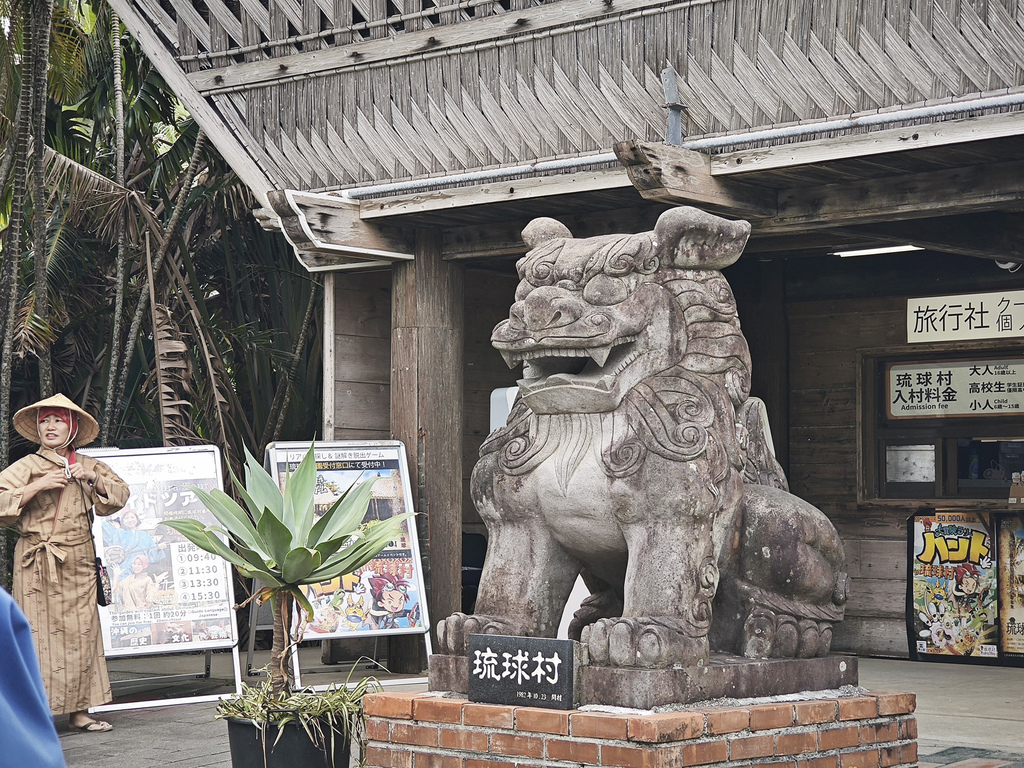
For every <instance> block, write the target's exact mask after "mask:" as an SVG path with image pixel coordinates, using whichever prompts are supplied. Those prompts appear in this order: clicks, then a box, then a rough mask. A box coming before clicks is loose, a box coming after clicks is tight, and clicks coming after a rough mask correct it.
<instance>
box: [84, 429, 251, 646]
mask: <svg viewBox="0 0 1024 768" xmlns="http://www.w3.org/2000/svg"><path fill="white" fill-rule="evenodd" d="M82 452H83V453H88V455H89V456H92V457H93V458H95V459H98V460H99V461H102V462H104V463H105V464H107V465H108V466H109V467H110V468H111V469H112V470H114V472H116V473H117V475H118V476H120V477H121V479H123V480H124V481H125V482H126V483H127V484H128V487H129V489H130V490H131V495H130V496H129V498H128V503H127V504H125V506H124V508H123V509H122V510H121V511H120V512H118V513H116V514H114V515H111V516H109V517H99V516H97V517H96V519H95V520H94V523H93V538H94V539H95V541H96V549H97V554H98V555H99V557H101V558H102V560H103V563H104V565H105V566H106V567H107V571H108V573H109V574H110V581H111V585H112V587H113V593H114V602H113V604H112V605H109V606H107V607H101V608H100V624H101V627H102V630H103V649H104V654H105V655H106V656H109V657H114V656H136V655H142V654H150V653H175V652H179V651H195V650H212V649H216V648H230V647H232V646H233V645H235V643H236V640H237V636H238V630H237V627H236V623H235V614H234V610H233V609H232V606H233V605H234V602H235V601H234V593H233V589H232V581H231V571H230V566H229V565H228V563H227V562H225V561H224V560H223V559H222V558H220V557H218V556H217V555H212V554H210V553H208V552H204V551H203V550H201V549H199V547H197V546H195V545H194V544H192V543H190V542H189V541H188V540H187V539H185V537H183V536H182V535H180V534H178V533H176V532H174V531H172V530H171V529H170V528H168V527H167V526H165V525H161V524H160V523H161V521H163V520H170V519H174V518H182V517H191V518H195V519H197V520H199V521H201V522H203V523H205V524H208V525H209V524H216V520H215V519H214V517H213V515H212V514H210V512H209V511H208V510H207V509H206V507H205V506H203V504H202V503H201V502H200V501H199V498H198V497H197V496H196V494H195V493H194V492H193V491H192V490H191V487H198V488H202V489H205V490H211V489H214V488H217V489H221V490H222V489H223V482H222V478H221V464H220V452H219V451H218V449H217V448H216V447H215V446H187V447H181V448H144V449H135V450H117V449H93V450H83V451H82Z"/></svg>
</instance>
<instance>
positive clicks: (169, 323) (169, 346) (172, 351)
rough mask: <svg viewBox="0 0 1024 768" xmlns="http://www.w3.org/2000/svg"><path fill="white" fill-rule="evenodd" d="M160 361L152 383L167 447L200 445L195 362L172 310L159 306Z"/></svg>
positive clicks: (156, 335) (156, 315)
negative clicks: (195, 426) (195, 414)
mask: <svg viewBox="0 0 1024 768" xmlns="http://www.w3.org/2000/svg"><path fill="white" fill-rule="evenodd" d="M152 314H153V323H154V328H153V335H154V347H155V350H156V359H155V360H154V364H153V374H152V376H151V378H150V380H149V382H148V383H149V385H150V388H151V389H155V390H156V398H155V399H156V400H157V402H158V404H159V408H160V424H161V432H162V433H163V437H164V443H165V444H166V445H189V444H195V443H198V442H200V440H199V437H198V436H197V435H196V433H195V432H194V431H193V430H192V401H193V400H194V399H195V392H193V390H192V386H191V381H192V362H191V360H190V359H189V354H188V345H187V344H186V343H185V341H184V340H183V338H182V333H181V330H180V329H179V328H178V325H177V323H175V322H174V320H173V319H172V317H171V314H170V312H169V311H168V308H167V307H166V306H165V305H163V304H157V305H156V306H154V307H153V308H152Z"/></svg>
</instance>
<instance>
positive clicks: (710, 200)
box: [615, 141, 776, 218]
mask: <svg viewBox="0 0 1024 768" xmlns="http://www.w3.org/2000/svg"><path fill="white" fill-rule="evenodd" d="M615 154H616V155H617V156H618V158H619V162H621V163H622V164H623V165H624V166H625V167H626V172H627V173H628V174H629V178H630V180H631V181H632V182H633V186H634V187H636V189H637V190H638V191H639V192H640V194H641V195H642V196H643V197H644V198H645V199H647V200H656V201H659V202H663V203H669V204H672V205H681V204H688V205H698V206H701V207H703V208H707V209H708V210H709V211H711V212H713V213H724V214H726V215H731V216H739V217H756V218H765V217H770V216H774V215H775V211H776V200H775V191H774V190H771V189H765V188H763V187H755V186H752V185H747V184H743V183H740V182H734V181H732V180H729V179H718V178H714V177H713V176H712V175H711V157H710V156H709V155H705V154H702V153H700V152H692V151H690V150H688V149H683V148H682V147H675V146H671V145H669V144H655V143H650V142H639V141H621V142H619V143H618V144H616V145H615Z"/></svg>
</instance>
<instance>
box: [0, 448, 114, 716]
mask: <svg viewBox="0 0 1024 768" xmlns="http://www.w3.org/2000/svg"><path fill="white" fill-rule="evenodd" d="M77 461H78V462H80V463H81V464H82V466H83V467H85V468H86V469H88V470H91V471H95V472H96V473H97V474H98V475H99V476H100V477H102V478H103V485H104V488H105V489H106V495H105V496H101V495H100V494H99V493H97V492H96V489H95V488H94V487H92V486H90V485H89V484H88V483H85V482H78V481H74V480H73V481H71V482H69V483H68V484H67V485H66V486H65V487H64V489H63V490H58V489H54V490H48V491H41V492H39V493H37V494H36V495H35V496H34V497H33V498H32V499H30V500H29V502H28V503H27V504H26V505H25V507H24V508H23V509H19V508H18V507H19V504H20V503H21V494H22V489H23V488H24V487H25V486H26V485H28V484H29V483H31V482H32V481H33V480H36V479H37V478H38V477H39V476H40V475H42V474H45V473H46V472H49V471H51V470H53V469H55V468H63V466H64V464H63V462H62V461H61V459H60V457H59V456H58V455H57V454H56V453H55V452H54V451H52V450H50V449H49V448H44V447H40V449H39V451H38V452H37V453H34V454H32V455H31V456H26V457H25V458H23V459H21V460H20V461H17V462H15V463H14V464H12V465H11V466H9V467H8V468H7V469H5V470H4V471H3V472H0V525H7V526H12V527H14V528H16V529H17V530H18V532H19V533H20V534H21V538H19V539H18V544H17V546H16V547H15V548H14V592H13V594H14V599H15V600H16V601H17V602H18V605H20V606H21V609H22V610H23V611H24V612H25V615H26V616H27V617H28V622H29V625H30V626H31V628H32V639H33V640H34V641H35V644H36V652H37V653H38V654H39V666H40V668H41V670H42V673H43V682H45V684H46V693H47V695H48V696H49V699H50V709H51V710H52V711H53V714H55V715H61V714H70V713H72V712H80V711H82V710H85V709H88V708H89V707H94V706H98V705H100V704H103V703H106V702H108V701H110V699H111V695H110V681H109V679H108V677H107V665H106V662H105V661H104V660H103V637H102V633H101V630H100V617H99V611H98V609H97V606H96V568H95V558H96V554H95V549H94V547H93V539H92V529H91V527H90V523H89V515H88V507H89V506H91V505H93V504H95V506H96V514H98V515H112V514H114V513H115V512H117V511H118V510H119V509H121V507H123V506H124V505H125V502H127V501H128V493H129V491H128V486H127V485H126V484H125V482H124V481H123V480H122V479H121V478H119V477H118V476H117V475H116V474H114V472H113V471H112V470H111V469H110V467H108V466H107V465H106V464H103V463H102V462H99V461H96V460H95V459H92V458H89V457H88V456H82V455H80V454H79V455H78V456H77Z"/></svg>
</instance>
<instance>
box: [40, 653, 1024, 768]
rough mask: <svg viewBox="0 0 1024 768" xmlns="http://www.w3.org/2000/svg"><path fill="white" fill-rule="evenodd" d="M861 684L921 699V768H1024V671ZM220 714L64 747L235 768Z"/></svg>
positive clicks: (189, 766)
mask: <svg viewBox="0 0 1024 768" xmlns="http://www.w3.org/2000/svg"><path fill="white" fill-rule="evenodd" d="M860 684H861V686H862V687H863V688H866V689H869V690H903V691H912V692H914V693H916V694H917V713H916V714H917V718H918V733H919V745H920V746H919V759H920V765H921V767H922V768H934V767H935V766H944V768H1024V669H1017V668H1001V667H976V666H969V665H957V664H935V663H923V662H922V663H916V662H911V661H901V660H891V659H867V658H862V659H860ZM419 689H422V685H420V686H419ZM214 709H215V704H210V703H207V704H184V705H177V706H171V707H161V708H150V709H139V710H127V711H118V712H107V713H104V715H103V717H104V719H107V720H109V721H110V722H111V723H113V724H114V730H113V731H111V732H109V733H101V734H84V733H78V732H71V731H69V730H68V728H67V726H66V724H65V723H63V722H61V723H60V724H59V730H60V736H61V743H62V744H63V746H64V754H65V757H66V758H67V763H68V766H69V768H94V767H95V768H121V767H122V766H124V767H125V768H127V767H128V766H132V767H133V768H134V766H139V765H147V766H149V765H153V766H163V767H165V768H229V766H230V764H231V760H230V755H229V753H228V744H227V726H226V725H225V723H224V722H223V721H221V720H215V719H214ZM62 721H63V718H62Z"/></svg>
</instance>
